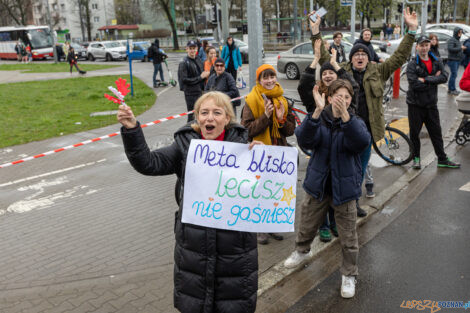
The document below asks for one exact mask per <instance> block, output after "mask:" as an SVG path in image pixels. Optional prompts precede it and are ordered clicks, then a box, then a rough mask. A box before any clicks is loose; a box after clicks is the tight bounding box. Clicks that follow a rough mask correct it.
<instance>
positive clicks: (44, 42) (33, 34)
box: [28, 29, 52, 49]
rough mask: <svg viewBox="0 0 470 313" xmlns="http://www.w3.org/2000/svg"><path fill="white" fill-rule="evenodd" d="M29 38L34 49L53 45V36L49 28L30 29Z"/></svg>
mask: <svg viewBox="0 0 470 313" xmlns="http://www.w3.org/2000/svg"><path fill="white" fill-rule="evenodd" d="M28 39H29V41H30V42H31V48H33V49H41V48H49V47H52V37H51V33H50V32H49V29H33V30H28Z"/></svg>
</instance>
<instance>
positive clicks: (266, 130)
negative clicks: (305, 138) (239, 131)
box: [241, 64, 295, 245]
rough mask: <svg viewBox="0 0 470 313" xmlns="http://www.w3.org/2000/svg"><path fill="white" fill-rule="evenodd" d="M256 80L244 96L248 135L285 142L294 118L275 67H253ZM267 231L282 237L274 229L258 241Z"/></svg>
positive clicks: (263, 240) (269, 141)
mask: <svg viewBox="0 0 470 313" xmlns="http://www.w3.org/2000/svg"><path fill="white" fill-rule="evenodd" d="M256 80H257V83H256V86H254V87H253V89H252V90H251V92H250V93H249V94H248V95H247V96H246V98H245V102H246V105H245V106H244V107H243V110H242V119H241V124H242V125H243V126H245V127H246V128H247V129H248V136H249V137H250V139H255V140H259V141H261V142H263V143H264V144H265V145H275V146H287V139H286V137H288V136H292V135H293V134H294V129H295V119H294V115H292V114H291V108H290V107H289V106H288V103H287V100H286V98H284V97H283V94H284V90H283V89H282V87H281V85H280V84H279V83H278V82H277V76H276V70H275V69H274V67H273V66H272V65H269V64H263V65H261V66H260V67H258V69H257V70H256ZM269 235H270V236H271V237H273V238H274V239H276V240H282V239H284V238H283V237H282V236H281V235H279V234H276V233H270V234H264V233H259V234H258V243H260V244H262V245H265V244H268V241H269Z"/></svg>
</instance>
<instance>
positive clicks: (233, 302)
mask: <svg viewBox="0 0 470 313" xmlns="http://www.w3.org/2000/svg"><path fill="white" fill-rule="evenodd" d="M194 115H195V118H196V121H195V122H193V123H190V124H189V123H188V124H187V125H186V126H183V127H182V128H180V129H179V130H178V131H176V133H175V135H174V137H175V141H174V142H173V144H171V145H170V146H168V147H164V148H160V149H157V150H154V151H150V149H149V147H148V145H147V143H146V141H145V138H144V133H143V131H142V129H141V127H140V124H139V122H137V121H136V118H135V116H134V114H133V113H132V110H131V108H130V107H128V106H123V105H121V106H119V111H118V114H117V118H118V120H119V122H120V123H121V124H122V125H123V126H122V128H121V135H122V140H123V143H124V149H125V152H126V156H127V158H128V159H129V162H130V163H131V165H132V166H133V167H134V169H135V170H136V171H138V172H139V173H141V174H144V175H153V176H160V175H170V174H176V176H177V177H178V183H179V184H180V185H179V187H184V172H185V165H186V158H187V154H188V149H189V145H190V143H191V140H193V139H208V140H222V141H230V142H237V143H247V142H248V132H247V130H246V129H245V128H244V127H242V126H241V125H239V124H236V123H235V116H234V114H233V111H232V106H231V105H230V99H229V98H228V97H227V96H226V95H224V94H223V93H221V92H209V93H207V94H205V95H203V96H202V97H201V98H199V99H198V101H197V102H196V104H195V113H194ZM254 144H259V142H252V143H251V144H250V146H249V148H250V149H251V147H252V146H253V145H254ZM182 195H183V192H180V193H179V196H178V198H177V202H178V205H179V210H178V212H177V214H176V217H175V237H176V243H175V250H174V261H175V268H174V306H175V308H176V309H178V310H179V311H180V312H183V313H218V312H230V313H252V312H255V309H256V297H257V289H258V249H257V243H256V234H254V233H249V232H240V231H231V230H222V229H215V228H210V227H203V226H197V225H193V224H187V223H182V221H181V217H182V213H183V205H182V204H183V200H182Z"/></svg>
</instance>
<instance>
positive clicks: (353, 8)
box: [351, 0, 356, 42]
mask: <svg viewBox="0 0 470 313" xmlns="http://www.w3.org/2000/svg"><path fill="white" fill-rule="evenodd" d="M355 33H356V0H352V4H351V39H352V41H353V42H354V36H355Z"/></svg>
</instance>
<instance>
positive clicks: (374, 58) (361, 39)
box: [354, 31, 380, 63]
mask: <svg viewBox="0 0 470 313" xmlns="http://www.w3.org/2000/svg"><path fill="white" fill-rule="evenodd" d="M363 32H364V31H362V32H361V35H360V36H359V39H358V40H356V41H355V42H354V44H357V43H362V44H363V45H365V46H367V48H368V49H369V51H370V59H369V60H370V61H373V62H376V63H379V60H380V58H379V56H378V55H377V53H376V52H375V50H374V46H373V45H372V43H371V42H370V41H365V40H364V37H363V36H362V33H363Z"/></svg>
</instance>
